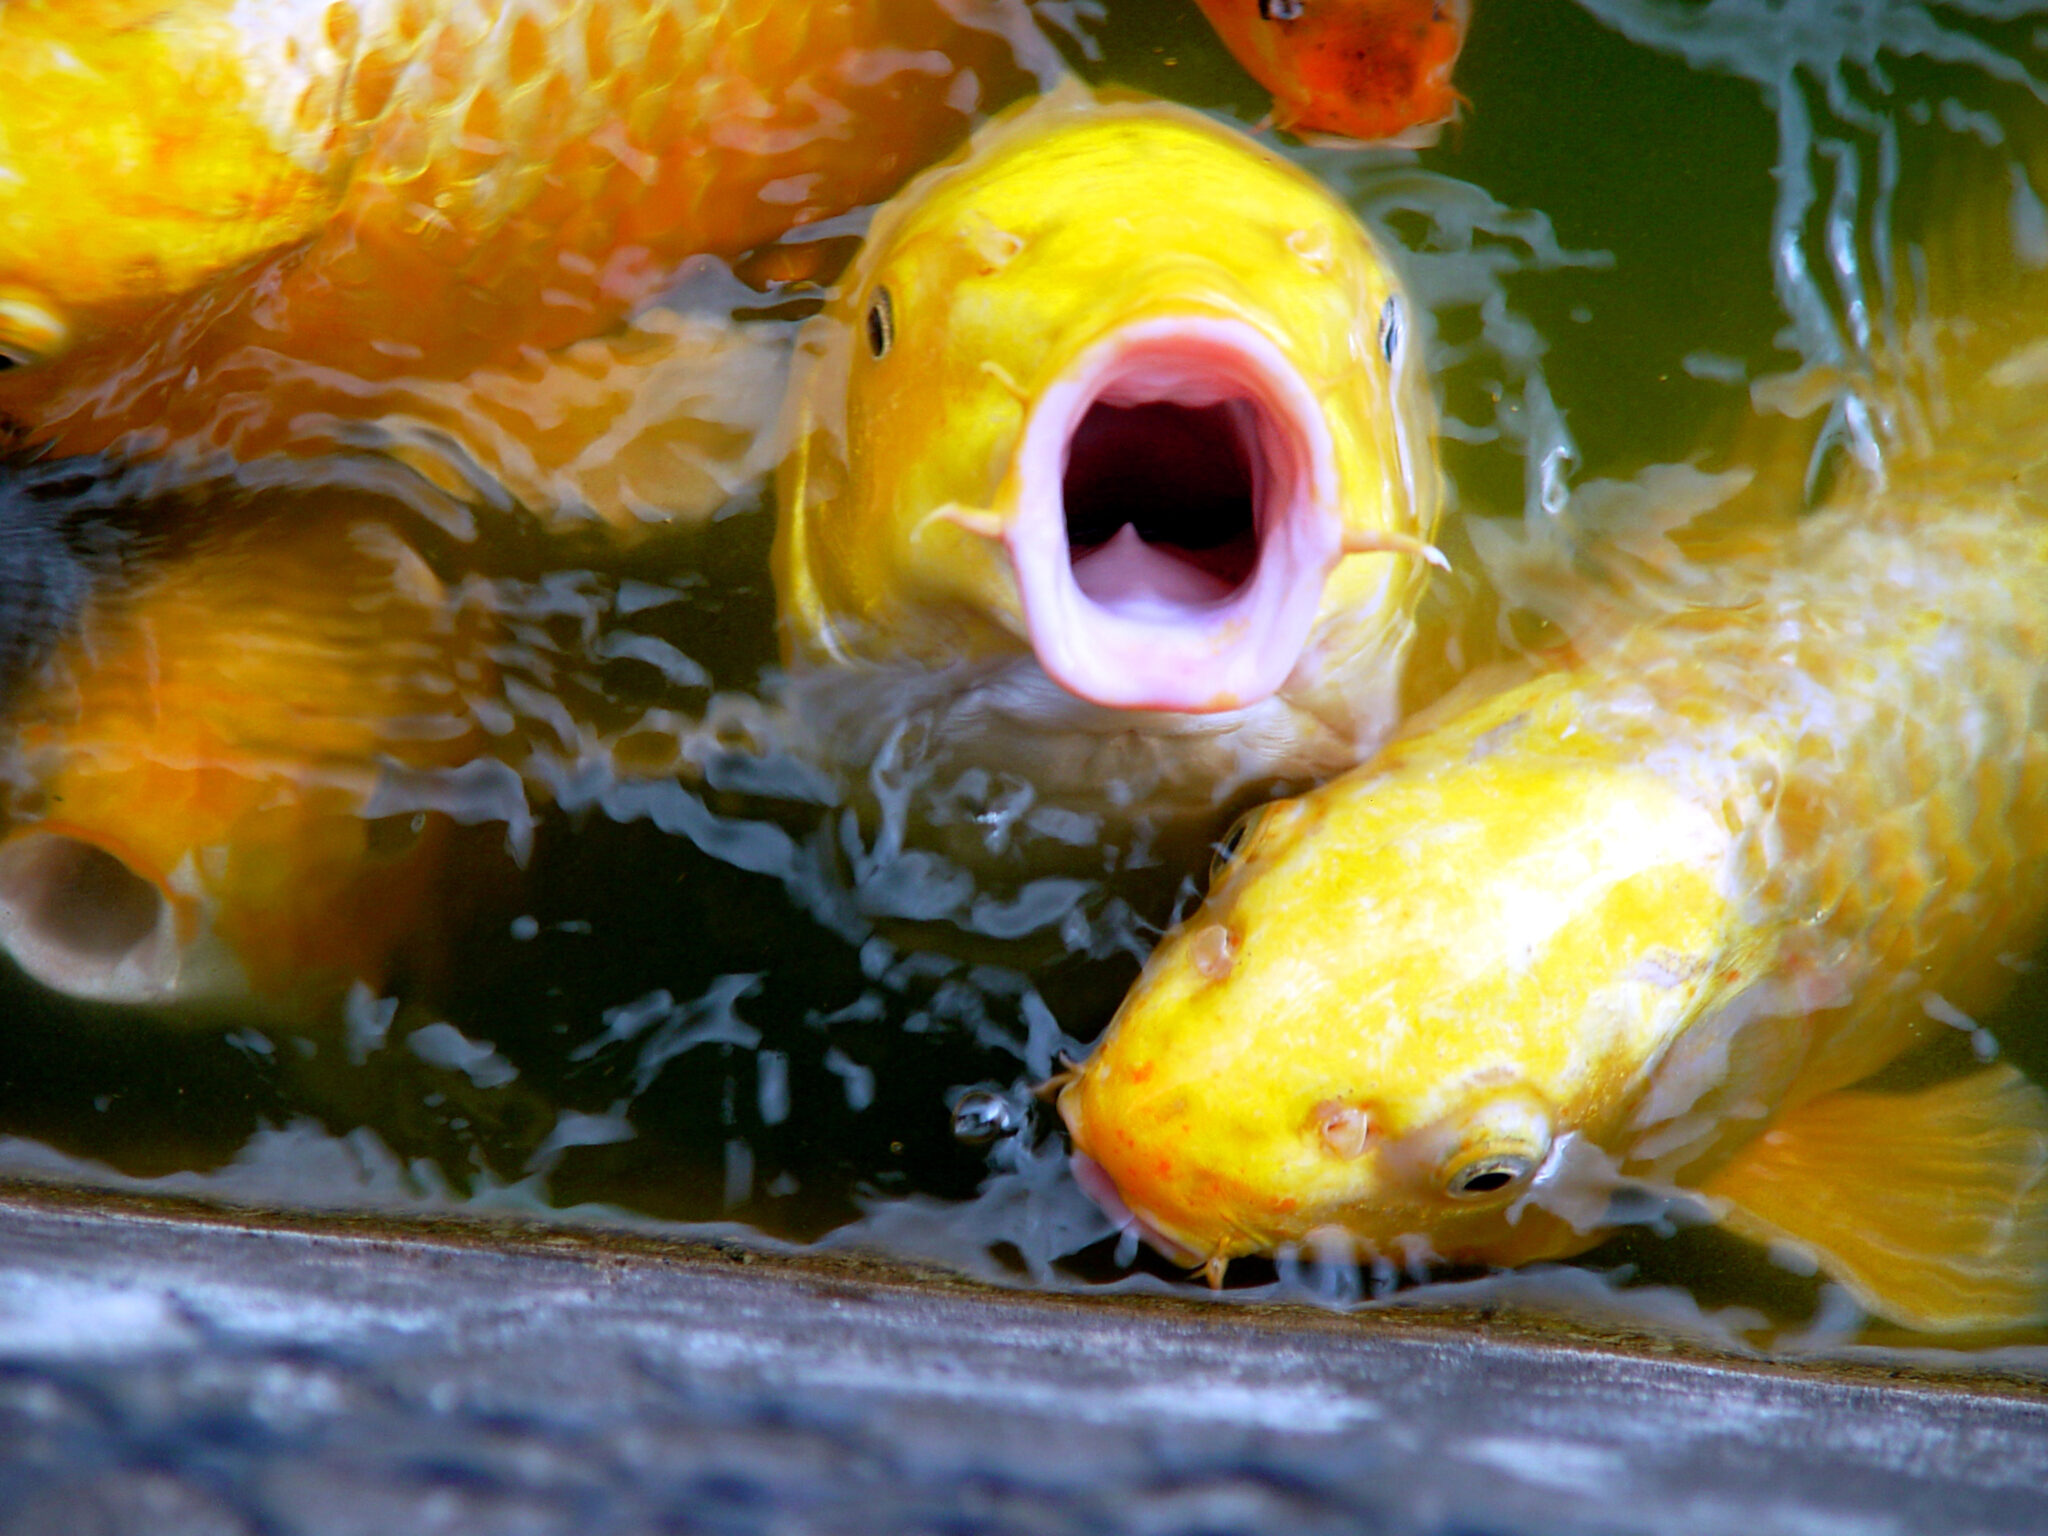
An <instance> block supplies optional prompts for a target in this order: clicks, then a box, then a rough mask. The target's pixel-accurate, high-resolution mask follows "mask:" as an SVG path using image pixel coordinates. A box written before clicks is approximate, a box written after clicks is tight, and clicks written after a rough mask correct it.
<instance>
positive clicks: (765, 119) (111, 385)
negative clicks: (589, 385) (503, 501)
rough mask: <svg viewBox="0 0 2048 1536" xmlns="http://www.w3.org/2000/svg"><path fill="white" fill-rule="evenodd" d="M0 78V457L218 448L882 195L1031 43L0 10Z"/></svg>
mask: <svg viewBox="0 0 2048 1536" xmlns="http://www.w3.org/2000/svg"><path fill="white" fill-rule="evenodd" d="M0 57H5V58H6V60H7V87H6V90H5V92H4V93H0V230H5V231H6V236H5V238H4V240H0V359H4V360H5V362H6V363H7V364H10V365H11V367H10V368H9V369H8V374H7V376H6V377H4V378H0V423H4V424H5V427H6V429H7V431H6V433H5V435H7V436H11V437H12V439H13V440H14V441H15V442H16V443H17V444H18V445H22V446H26V447H30V448H33V449H38V450H41V451H44V452H55V453H75V452H82V451H95V450H101V449H107V448H118V449H120V450H121V451H123V452H125V453H130V454H134V453H144V452H148V453H165V452H182V453H185V454H188V455H204V454H209V453H217V452H219V451H222V450H224V451H225V452H226V453H228V454H230V455H232V456H233V457H234V458H237V459H241V460H247V459H249V458H252V457H254V456H257V455H260V454H265V453H272V452H277V451H280V450H286V449H296V450H299V451H318V450H320V449H324V448H331V447H332V446H334V445H335V444H336V443H337V442H349V441H358V440H360V438H361V436H362V434H363V433H364V432H365V431H368V430H370V429H368V428H365V427H363V426H362V425H361V424H362V423H365V422H370V421H373V420H374V418H375V417H376V416H377V415H378V412H379V405H380V392H382V391H383V390H385V389H386V388H389V387H396V386H402V385H403V384H404V383H405V382H407V381H417V380H419V379H422V378H424V379H432V380H445V379H458V378H462V377H465V376H467V375H469V374H471V373H472V372H473V371H475V370H479V369H490V368H497V369H501V370H502V369H505V368H507V367H513V366H527V367H530V366H531V364H532V363H533V361H534V360H535V359H536V358H538V357H540V356H541V355H542V354H546V353H551V352H553V351H555V350H557V349H560V348H563V347H565V346H567V345H569V344H570V343H572V342H576V341H579V340H584V339H587V338H591V337H595V336H599V335H601V334H603V333H605V332H607V331H609V330H610V329H611V328H613V327H615V326H617V325H618V324H619V323H620V322H621V321H622V320H624V319H626V318H627V317H628V316H630V315H632V314H634V313H635V312H636V311H638V310H640V309H642V308H643V307H644V306H646V305H648V304H649V303H650V302H652V301H654V300H656V299H657V298H658V297H659V296H660V295H662V294H663V293H664V292H665V291H666V290H668V289H669V288H670V286H671V285H672V284H673V283H674V281H675V280H676V277H677V273H678V270H679V268H680V267H681V266H682V265H683V263H684V262H685V261H686V260H687V259H688V258H690V257H692V256H696V255H700V254H706V253H708V254H711V255H715V256H721V257H726V256H734V255H737V254H739V253H743V252H746V251H748V250H749V249H751V248H754V247H758V246H761V245H763V244H764V243H767V242H770V241H773V240H775V239H776V238H777V237H778V236H780V235H782V234H784V233H786V232H788V231H789V230H791V229H793V228H794V227H796V226H799V225H803V224H807V223H810V222H813V221H815V220H818V219H821V218H824V217H827V216H829V215H832V214H836V213H839V212H842V211H844V210H846V209H849V208H851V207H854V206H857V205H859V204H861V203H863V202H866V201H869V200H872V199H874V198H876V197H879V196H882V195H885V194H886V193H888V192H889V191H891V190H893V189H894V187H895V186H896V185H897V184H898V183H900V182H901V181H902V180H903V179H904V178H905V177H906V176H907V175H908V174H909V173H910V172H911V171H913V170H915V169H916V168H917V167H918V166H920V165H922V164H924V163H925V162H926V161H928V160H930V159H931V158H933V156H934V155H935V154H936V153H938V152H940V151H942V150H943V149H945V148H946V147H947V146H948V145H949V144H951V143H952V142H954V141H956V140H958V139H960V138H962V137H964V136H965V134H966V132H967V129H968V128H969V127H970V126H971V124H972V123H973V122H974V120H975V119H976V118H977V117H978V116H979V115H980V114H981V113H983V112H984V111H985V110H987V109H989V108H991V107H993V106H996V105H1000V104H1001V103H1002V102H1003V101H1004V100H1006V99H1008V98H1009V97H1012V96H1015V95H1018V94H1021V93H1022V92H1024V91H1025V90H1027V89H1029V88H1030V87H1031V85H1032V84H1033V83H1034V80H1035V75H1034V73H1033V72H1034V70H1044V69H1046V68H1048V67H1049V64H1048V60H1049V57H1050V56H1049V54H1047V53H1045V51H1044V49H1043V45H1042V44H1041V43H1040V42H1039V41H1038V37H1037V34H1036V32H1035V30H1033V28H1032V27H1031V24H1030V22H1029V18H1028V16H1026V15H1025V14H1024V12H1023V11H1022V9H1021V7H1018V6H1016V5H1014V4H1013V3H1012V0H961V3H952V0H855V3H850V4H829V5H828V4H779V5H778V4H769V3H766V0H280V3H276V4H268V5H260V6H258V5H249V4H241V3H235V0H168V3H166V0H9V3H8V4H7V5H6V6H5V7H4V8H0ZM352 432H353V433H354V436H352V435H351V434H352Z"/></svg>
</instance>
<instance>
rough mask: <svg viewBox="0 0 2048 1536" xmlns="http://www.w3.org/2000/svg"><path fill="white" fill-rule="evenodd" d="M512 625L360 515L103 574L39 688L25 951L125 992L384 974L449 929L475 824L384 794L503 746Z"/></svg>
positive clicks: (156, 999)
mask: <svg viewBox="0 0 2048 1536" xmlns="http://www.w3.org/2000/svg"><path fill="white" fill-rule="evenodd" d="M490 633H491V628H490V624H489V620H488V618H487V617H486V616H485V615H483V614H481V613H479V612H478V611H477V609H476V607H475V606H474V605H470V604H465V603H463V602H461V601H459V600H458V599H457V597H456V596H454V595H453V594H451V593H450V592H449V591H448V590H447V589H446V588H445V587H444V586H443V585H442V583H441V582H440V581H438V580H437V579H436V578H435V577H434V575H433V574H432V573H431V572H430V571H429V570H428V569H427V567H426V565H425V564H424V563H423V562H422V561H421V559H420V557H419V556H418V555H417V554H416V553H414V552H413V551H412V550H411V549H410V548H409V547H407V546H406V545H405V544H403V543H402V542H401V541H400V540H399V539H398V538H397V537H396V536H395V535H394V534H393V533H392V532H391V530H390V529H389V527H388V526H386V525H385V524H383V523H381V522H377V521H373V520H368V519H363V518H358V517H353V516H348V515H340V516H335V515H329V514H327V513H311V512H309V513H308V514H307V516H305V517H291V518H278V519H273V520H272V521H271V522H270V523H269V524H267V525H266V526H263V527H259V528H255V529H248V530H243V531H240V532H236V533H233V534H231V535H229V536H226V537H216V538H211V539H209V540H208V541H206V542H205V543H204V544H203V545H202V546H201V547H199V548H197V549H195V550H194V551H192V552H190V553H189V554H186V555H183V556H181V557H177V558H172V559H169V560H168V561H167V563H166V564H165V566H164V568H163V569H161V570H160V571H157V572H155V573H153V574H151V575H149V576H147V577H145V578H144V579H142V580H141V581H140V582H139V584H137V585H135V586H134V587H133V588H132V589H129V590H118V589H116V590H111V591H107V592H104V593H102V594H101V597H100V600H99V601H98V603H97V604H96V605H95V606H94V607H93V608H92V609H91V610H90V611H89V612H88V614H87V616H86V620H85V623H84V625H83V629H82V632H81V634H80V635H79V637H78V638H77V640H76V641H75V642H74V643H72V644H71V645H70V646H69V647H68V649H66V650H65V651H64V652H62V653H61V654H60V655H59V656H58V657H57V658H56V659H55V660H54V662H53V663H52V664H51V666H50V667H48V668H47V669H46V671H45V674H44V676H43V677H42V678H41V679H40V681H39V684H38V685H37V686H36V687H35V688H34V689H32V690H31V691H30V692H29V694H28V696H26V697H25V698H24V699H23V700H22V701H21V708H20V713H19V718H20V719H21V721H22V722H23V723H22V724H21V725H20V727H19V728H18V731H17V737H16V741H15V743H14V751H13V753H12V755H11V757H10V761H9V772H10V777H11V778H12V779H13V781H14V782H13V786H12V793H11V795H10V805H9V810H10V825H9V826H8V829H7V831H6V835H5V837H4V839H0V949H4V950H5V951H6V952H7V953H8V954H9V955H11V956H12V957H13V959H14V961H15V962H16V963H17V964H18V965H20V966H21V967H22V969H24V970H25V971H27V972H28V973H29V974H30V975H32V976H34V977H35V978H36V979H37V980H39V981H42V982H43V983H45V984H46V985H48V986H51V987H53V988H55V989H57V990H58V991H61V992H65V993H69V994H71V995H74V996H78V997H85V998H91V999H96V1000H99V1001H105V1002H118V1003H173V1002H183V1001H192V1000H220V999H222V998H239V997H247V996H255V997H259V998H267V999H272V1000H279V999H282V998H283V997H285V996H286V995H287V994H290V995H293V996H298V995H301V994H302V992H303V990H304V988H305V987H307V986H309V985H318V986H319V987H321V988H323V989H325V990H324V994H323V995H328V996H332V995H338V991H337V989H338V988H345V987H346V986H347V985H348V984H349V983H350V982H352V981H357V980H361V981H366V982H368V983H370V984H372V985H376V984H378V983H379V982H380V981H381V980H382V979H383V978H384V976H385V974H386V972H387V970H388V969H389V966H390V963H391V957H392V955H393V953H394V952H395V951H396V950H397V949H399V948H400V947H402V946H403V945H404V944H405V943H406V942H407V941H408V939H409V938H410V936H411V935H412V934H414V933H415V932H417V931H420V930H422V929H424V928H425V927H426V926H427V919H428V915H429V914H430V912H431V911H432V902H433V898H434V896H435V891H436V886H435V879H436V876H437V873H438V871H439V869H440V862H439V855H440V854H441V852H442V851H443V849H442V846H441V845H442V843H443V842H444V840H445V838H446V837H447V835H448V833H449V832H450V830H451V828H450V826H449V824H448V823H447V821H446V819H445V818H443V817H441V816H438V815H431V814H425V813H420V812H416V811H415V810H413V809H412V805H411V803H410V802H408V803H406V804H405V805H404V806H403V807H402V808H399V809H396V810H394V811H393V813H392V814H388V815H386V814H383V813H382V807H381V806H380V802H379V799H378V796H379V791H380V789H388V788H389V787H390V785H391V782H392V776H393V775H401V776H403V775H407V774H413V775H418V774H432V773H434V772H435V771H437V770H446V769H453V768H456V767H458V766H459V765H461V764H464V763H466V762H469V761H472V760H474V759H476V758H477V757H478V755H479V753H480V751H481V745H482V735H481V732H479V731H478V730H477V729H476V727H475V726H474V724H473V723H472V722H471V720H470V716H469V711H468V701H469V700H470V699H472V698H474V697H475V696H476V694H477V693H478V692H480V691H482V690H484V689H486V688H488V686H489V683H490V678H491V668H490V665H489V662H488V660H487V659H486V658H485V656H484V645H485V643H486V641H487V639H488V637H489V635H490ZM391 803H392V801H391V797H390V796H389V795H388V794H387V795H386V797H385V801H384V804H387V805H388V804H391ZM373 813H376V814H375V816H374V819H373Z"/></svg>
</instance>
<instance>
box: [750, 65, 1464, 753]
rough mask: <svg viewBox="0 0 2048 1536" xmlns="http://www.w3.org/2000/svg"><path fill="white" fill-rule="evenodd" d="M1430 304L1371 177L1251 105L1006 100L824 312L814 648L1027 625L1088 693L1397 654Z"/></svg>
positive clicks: (812, 429)
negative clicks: (1342, 176) (1238, 114)
mask: <svg viewBox="0 0 2048 1536" xmlns="http://www.w3.org/2000/svg"><path fill="white" fill-rule="evenodd" d="M1404 305H1405V300H1404V299H1403V298H1402V296H1401V295H1400V293H1399V292H1398V290H1397V288H1396V286H1395V283H1394V279H1393V276H1392V274H1391V272H1390V270H1389V269H1388V267H1387V265H1386V263H1385V262H1384V260H1383V259H1382V258H1381V256H1380V254H1379V253H1378V251H1377V250H1376V249H1375V247H1374V246H1373V244H1372V242H1371V241H1370V239H1369V238H1368V237H1367V236H1366V234H1365V233H1364V231H1363V230H1362V229H1360V228H1359V226H1358V224H1357V222H1356V220H1355V219H1354V218H1353V216H1352V215H1351V213H1350V212H1349V210H1348V209H1346V208H1345V207H1344V205H1343V204H1342V203H1341V202H1339V201H1338V200H1337V199H1335V198H1334V197H1332V196H1331V195H1330V194H1329V193H1328V192H1327V191H1326V190H1325V189H1323V188H1322V187H1321V186H1320V185H1318V184H1317V183H1316V182H1314V181H1313V180H1312V179H1310V178H1309V177H1307V176H1305V175H1304V174H1302V173H1300V172H1299V171H1297V170H1295V169H1294V168H1293V167H1291V166H1289V165H1288V164H1286V163H1285V162H1284V161H1281V160H1280V159H1278V158H1277V157H1275V156H1274V155H1272V154H1271V153H1270V152H1268V151H1266V150H1264V149H1262V148H1260V147H1259V146H1258V145H1256V144H1255V143H1253V142H1252V141H1250V140H1249V139H1246V138H1244V137H1243V136H1242V135H1239V134H1236V133H1233V132H1230V131H1228V130H1226V129H1224V128H1221V127H1219V126H1217V125H1215V124H1213V123H1210V122H1209V121H1207V120H1206V119H1203V118H1200V117H1198V116H1196V115H1195V114H1193V113H1190V112H1186V111H1183V110H1180V109H1177V108H1171V107H1167V106H1165V105H1162V104H1157V103H1134V102H1108V101H1101V100H1097V99H1094V98H1090V97H1086V96H1084V95H1082V94H1081V93H1079V92H1064V93H1059V94H1058V95H1056V96H1054V97H1052V98H1048V99H1046V100H1045V101H1043V102H1041V103H1039V104H1037V105H1035V106H1034V107H1032V108H1031V109H1030V110H1028V111H1025V112H1023V113H1022V114H1020V115H1014V116H1012V117H1010V118H1009V119H1007V120H1006V121H1003V122H1001V123H999V124H998V126H997V128H996V130H995V131H994V132H993V133H989V134H985V135H983V136H982V137H981V138H979V139H978V140H977V142H976V144H975V145H974V147H973V148H972V149H971V151H970V153H969V155H968V157H967V158H966V159H965V160H964V161H962V162H960V163H959V164H957V165H954V166H951V167H948V168H945V169H943V170H941V171H939V172H937V173H935V174H932V175H928V176H927V177H926V178H925V179H923V180H922V181H920V182H919V183H917V184H915V185H914V186H913V187H912V188H911V189H910V190H909V191H907V192H906V193H905V194H904V196H903V198H901V199H899V200H898V201H897V202H896V203H895V204H893V205H891V207H890V208H889V209H888V210H886V211H885V212H884V214H883V215H882V217H881V218H879V219H878V220H877V222H876V225H875V228H874V230H873V232H872V234H871V236H870V239H869V242H868V244H867V246H866V248H865V250H864V252H863V254H862V256H861V258H860V260H859V262H858V263H857V265H856V266H855V267H854V269H853V270H852V272H851V273H850V275H849V276H848V278H847V280H846V282H845V283H844V285H843V288H842V290H841V292H840V293H839V295H838V296H837V298H836V299H835V301H834V302H833V303H832V305H831V306H830V307H829V308H828V310H827V311H826V313H825V314H824V315H823V316H821V317H820V319H819V320H818V321H816V322H814V324H813V328H812V329H811V331H810V332H809V333H808V334H807V336H806V338H805V341H804V344H803V346H802V349H801V352H802V355H801V357H800V360H799V364H798V372H797V377H796V379H795V382H794V384H793V386H792V400H793V402H794V409H795V411H796V413H797V416H796V420H795V421H794V423H793V430H792V439H791V441H792V449H791V453H790V457H789V458H788V460H787V461H786V462H785V464H784V466H783V470H782V476H781V493H782V524H781V527H780V530H779V532H778V539H777V552H776V561H777V575H778V581H779V587H780V591H781V593H782V597H783V605H784V616H785V624H786V626H787V628H788V632H789V639H790V643H791V648H792V650H793V651H794V652H795V653H797V654H798V655H809V656H813V657H829V658H834V659H840V660H845V659H848V658H852V657H862V658H868V659H879V658H884V657H907V658H911V659H916V660H921V661H926V662H933V663H937V662H943V661H948V660H953V659H957V658H960V657H962V656H998V657H1000V656H1007V655H1018V654H1022V653H1024V652H1025V651H1027V650H1028V652H1029V653H1030V654H1032V655H1034V656H1035V657H1036V659H1037V661H1038V663H1039V665H1040V666H1041V667H1042V668H1043V669H1044V671H1045V672H1046V673H1047V674H1048V675H1049V676H1050V677H1051V678H1052V679H1053V680H1054V681H1056V682H1057V683H1059V684H1060V685H1061V686H1062V687H1063V688H1065V689H1066V690H1067V691H1068V692H1069V693H1072V694H1074V695H1077V696H1078V697H1080V698H1082V699H1085V700H1089V701H1091V702H1093V703H1096V704H1101V705H1107V706H1110V707H1113V708H1121V709H1132V710H1170V711H1188V712H1198V713H1199V712H1215V711H1223V710H1230V709H1237V708H1243V707H1247V706H1250V705H1252V704H1256V703H1257V702H1259V701H1260V700H1262V699H1265V698H1267V697H1269V696H1271V695H1273V694H1274V693H1276V692H1278V691H1279V690H1281V689H1282V688H1283V687H1286V686H1288V685H1289V684H1290V681H1299V680H1300V674H1302V673H1303V672H1304V671H1307V672H1310V673H1315V672H1318V671H1319V670H1320V669H1323V668H1325V667H1333V666H1335V665H1336V664H1337V662H1338V660H1339V659H1340V658H1341V659H1342V660H1343V661H1345V662H1347V663H1348V662H1349V661H1351V660H1352V659H1354V658H1356V657H1357V656H1359V655H1360V654H1361V653H1363V654H1365V655H1367V656H1370V657H1374V658H1380V659H1385V660H1387V661H1388V662H1389V663H1391V661H1392V660H1393V659H1394V658H1395V657H1397V656H1398V654H1399V651H1400V648H1401V647H1402V645H1404V644H1405V642H1406V639H1407V636H1408V633H1409V619H1408V613H1409V611H1410V609H1411V608H1412V602H1411V601H1410V600H1411V599H1412V597H1413V596H1414V595H1415V594H1416V593H1417V592H1419V589H1420V582H1421V580H1422V573H1421V570H1420V563H1421V562H1420V560H1419V558H1418V556H1420V555H1421V554H1423V553H1424V552H1425V550H1426V546H1425V541H1426V540H1427V538H1428V537H1429V536H1430V534H1431V532H1432V531H1433V528H1434V524H1435V520H1436V515H1437V508H1438V501H1439V492H1438V484H1437V478H1436V470H1435V466H1434V462H1433V459H1432V458H1431V453H1432V445H1431V430H1432V419H1431V406H1430V402H1429V397H1428V393H1427V388H1426V385H1425V384H1424V382H1423V380H1422V378H1421V375H1420V371H1419V369H1417V368H1416V366H1415V365H1414V361H1413V352H1414V350H1415V349H1414V346H1413V345H1412V336H1411V334H1410V333H1411V331H1412V329H1413V327H1412V325H1411V324H1410V320H1409V317H1408V315H1407V314H1406V312H1405V309H1404ZM1428 553H1433V551H1428ZM1390 670H1391V668H1390Z"/></svg>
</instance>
